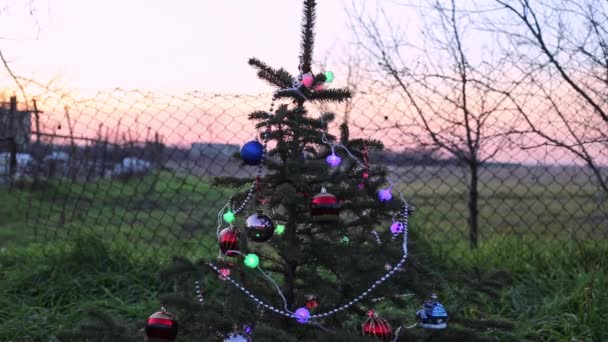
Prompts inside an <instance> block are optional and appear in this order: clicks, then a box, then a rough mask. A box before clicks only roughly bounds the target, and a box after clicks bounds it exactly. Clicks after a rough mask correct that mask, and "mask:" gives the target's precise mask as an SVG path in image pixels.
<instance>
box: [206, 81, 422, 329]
mask: <svg viewBox="0 0 608 342" xmlns="http://www.w3.org/2000/svg"><path fill="white" fill-rule="evenodd" d="M307 75H308V77H305V76H302V77H300V79H301V80H302V81H300V82H298V81H297V80H296V83H294V87H292V88H289V89H283V90H282V91H293V92H295V93H296V94H298V95H299V96H300V97H302V98H303V99H304V100H309V99H308V97H307V96H306V95H305V94H304V93H303V92H302V91H301V90H300V89H299V88H300V86H302V85H304V86H305V87H310V85H311V83H309V82H311V81H308V80H312V76H311V75H310V74H307ZM327 75H329V76H330V77H328V79H333V73H331V72H328V73H327ZM276 100H277V96H276V93H275V95H274V96H273V100H272V104H271V106H270V110H269V111H268V114H269V115H274V103H275V101H276ZM320 118H321V121H322V123H323V124H324V125H325V122H324V121H323V116H321V117H320ZM321 134H322V137H321V141H322V142H323V143H325V144H327V145H328V146H329V149H330V150H331V154H330V155H329V156H327V158H326V162H327V163H328V164H329V166H330V167H337V166H338V165H339V164H340V163H341V162H342V158H341V157H340V156H338V155H337V154H336V153H335V150H336V149H337V148H340V149H342V150H343V151H344V152H345V153H346V155H347V156H348V157H349V158H350V159H351V160H352V161H354V162H355V163H356V164H358V166H360V167H361V168H364V169H367V168H368V165H367V164H366V163H364V162H363V161H361V160H359V158H357V157H356V156H355V155H354V154H353V153H352V152H351V151H350V150H349V149H348V148H347V147H346V146H344V145H343V144H341V143H338V142H335V141H330V140H329V139H328V138H327V134H326V132H325V130H323V131H322V133H321ZM261 136H262V139H263V145H262V148H263V150H262V151H263V153H262V155H263V157H262V158H264V156H265V154H266V149H267V143H268V140H267V135H265V134H262V135H261ZM262 167H263V159H262V160H261V162H260V164H259V166H258V169H257V176H256V178H255V180H254V181H253V182H252V184H251V187H250V189H249V190H248V191H247V195H246V196H245V199H244V200H243V202H242V203H241V204H240V205H239V206H238V207H236V208H235V207H234V206H233V205H232V203H231V202H230V201H229V202H228V203H226V205H224V206H223V207H222V209H221V210H220V211H219V212H218V215H217V216H218V226H217V236H218V237H219V235H220V231H221V229H222V226H223V221H226V222H228V223H232V222H233V221H234V215H236V214H238V213H240V212H241V211H242V210H244V208H245V207H246V206H247V204H248V202H249V201H250V200H251V199H252V198H253V197H254V193H255V190H256V188H257V186H258V184H259V176H260V175H261V172H262ZM387 181H388V183H389V187H388V188H384V189H381V190H379V191H378V198H379V200H380V201H388V200H390V199H391V198H392V193H391V189H392V187H393V185H394V182H393V181H392V180H390V179H389V178H388V177H387ZM398 193H399V197H400V199H401V201H402V203H403V212H402V215H401V217H402V220H401V221H394V222H393V225H392V226H391V232H392V233H393V235H394V236H397V235H399V234H402V236H403V242H402V250H403V254H402V258H401V260H399V262H397V264H396V265H395V266H394V268H392V269H391V270H389V271H387V272H386V273H385V274H383V275H382V276H381V277H379V278H378V280H377V281H376V282H374V283H373V284H372V285H371V286H369V287H368V288H367V289H366V290H365V291H363V292H362V293H361V294H360V295H358V296H356V297H355V298H353V299H352V300H350V301H349V302H348V303H346V304H343V305H341V306H338V307H335V308H333V309H330V310H328V311H326V312H323V313H318V314H312V315H311V314H310V312H309V311H308V310H307V309H306V308H299V309H298V310H296V311H295V312H291V311H290V310H288V309H287V302H286V301H285V296H284V294H283V293H282V292H281V290H280V286H279V285H278V284H277V283H276V282H275V281H274V280H273V279H272V278H271V277H269V276H267V275H266V274H265V272H264V271H263V269H262V267H261V266H260V265H259V258H257V257H254V256H253V255H252V254H247V255H244V254H243V253H241V252H240V251H236V250H228V251H227V253H234V254H238V255H241V256H243V257H244V262H245V265H246V266H247V267H250V268H256V269H258V270H259V271H260V272H261V273H262V274H264V275H265V276H266V277H265V278H266V279H268V281H269V282H271V283H272V284H273V286H274V287H275V288H276V289H277V293H278V294H279V296H280V297H281V298H282V299H283V303H284V307H285V309H284V310H281V309H278V308H276V307H274V306H272V305H270V304H267V303H266V302H264V301H263V300H262V299H260V298H258V297H256V296H255V295H254V294H252V293H251V292H250V291H249V290H248V289H247V288H245V287H244V286H242V285H241V284H239V283H238V282H237V281H235V280H234V279H232V278H231V277H230V276H228V277H225V279H226V280H228V281H229V282H230V283H231V284H232V285H234V286H236V287H237V288H238V289H239V290H241V291H242V292H243V293H245V294H246V295H248V296H249V297H250V298H251V299H252V300H253V301H254V302H255V303H256V304H258V305H261V306H263V307H264V308H266V309H268V310H271V311H273V312H275V313H277V314H280V315H284V316H287V317H291V318H295V319H296V320H297V321H298V322H300V323H307V322H308V321H309V320H311V319H315V318H323V317H327V316H330V315H333V314H335V313H337V312H340V311H343V310H346V309H348V308H349V307H351V306H352V305H354V304H356V303H357V302H359V301H360V300H362V299H363V298H365V297H366V296H368V295H369V294H370V293H371V292H372V291H373V290H374V289H375V288H376V287H377V286H379V285H380V284H382V283H383V282H385V281H386V280H388V279H389V278H390V277H391V276H392V275H394V274H395V272H396V271H397V269H399V268H400V267H402V266H403V265H404V263H405V261H406V259H407V236H408V235H407V230H408V216H409V210H410V206H409V204H408V202H407V201H406V200H405V198H404V196H403V193H402V192H400V191H399V192H398ZM227 210H228V211H227ZM221 218H223V219H224V220H223V221H222V219H221ZM371 233H372V234H373V235H374V237H375V239H376V242H377V243H378V244H381V239H380V236H379V234H378V232H377V231H375V230H371ZM208 265H209V266H210V267H212V268H213V269H214V270H215V271H216V272H218V274H219V273H220V268H219V267H217V266H216V265H214V264H213V263H211V262H209V263H208Z"/></svg>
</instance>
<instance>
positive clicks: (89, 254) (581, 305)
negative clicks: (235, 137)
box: [0, 172, 608, 341]
mask: <svg viewBox="0 0 608 342" xmlns="http://www.w3.org/2000/svg"><path fill="white" fill-rule="evenodd" d="M452 181H453V183H454V184H451V183H450V182H452ZM432 182H435V183H434V184H435V185H436V186H432V185H433V184H432ZM457 183H458V182H456V181H454V180H441V181H438V180H432V181H431V184H430V185H429V183H428V182H427V183H425V184H426V185H425V184H422V183H416V182H414V183H411V184H408V185H407V186H406V187H404V190H405V191H406V195H408V197H409V198H413V199H414V200H415V201H416V205H417V211H416V213H415V215H414V217H413V219H412V229H413V230H416V231H417V232H418V233H419V234H418V235H424V236H425V238H427V239H429V240H431V241H433V248H434V249H433V251H432V252H433V254H434V255H435V258H436V259H437V260H438V261H439V262H438V264H439V265H440V266H438V269H437V272H438V273H439V274H441V275H442V278H443V279H444V280H445V284H446V285H445V287H444V289H443V290H442V294H441V295H442V301H443V302H444V304H445V305H446V307H447V308H448V310H451V311H454V312H455V311H458V312H459V317H458V319H460V320H472V319H492V320H499V321H501V320H507V321H512V322H515V323H516V325H515V329H514V330H513V331H510V332H506V333H505V332H501V331H499V330H496V331H493V330H491V329H490V330H489V331H487V333H488V334H490V335H493V336H500V337H501V339H502V340H533V341H603V340H608V329H607V328H606V322H608V292H606V291H605V290H604V288H605V284H607V283H608V258H607V257H606V256H607V255H608V244H607V243H603V242H602V241H605V240H602V239H601V238H599V237H598V238H597V239H593V236H591V237H590V236H588V235H587V233H588V232H589V231H590V230H589V229H590V228H592V224H591V223H588V222H583V221H579V219H581V218H582V219H584V218H585V217H588V216H589V215H596V214H597V213H598V212H599V213H606V212H607V211H605V210H604V209H605V208H604V207H602V206H605V205H606V203H605V202H603V203H599V204H598V202H597V201H596V200H594V196H595V195H596V193H595V192H594V190H593V189H591V188H590V187H579V186H566V187H561V186H558V185H550V186H549V190H547V189H546V185H539V184H536V185H535V184H532V185H527V186H525V185H518V184H511V185H510V186H508V187H506V186H501V183H505V182H504V181H503V182H498V181H495V182H486V183H485V184H484V185H483V187H482V189H481V195H482V201H480V205H482V209H481V216H482V217H483V219H482V220H481V222H482V226H481V227H480V229H481V231H482V236H483V239H482V244H481V245H480V248H479V249H478V250H476V251H474V252H471V251H470V250H469V247H468V242H467V241H466V238H464V237H466V212H465V202H464V200H463V194H464V193H465V192H466V188H464V187H462V184H461V183H458V184H460V185H458V186H456V188H454V187H451V186H448V185H446V184H449V185H455V184H457ZM229 195H230V192H228V191H220V190H218V189H216V188H213V187H210V185H209V181H208V180H207V179H201V178H196V177H190V176H182V177H175V176H173V175H171V174H169V173H167V172H163V173H160V174H158V175H156V176H154V177H147V178H144V179H136V180H132V181H129V182H124V183H123V182H115V181H108V180H104V181H99V182H94V183H87V184H68V183H64V184H62V183H59V182H53V183H50V184H47V185H46V188H41V189H39V190H36V191H26V190H18V189H16V190H12V191H5V190H0V204H1V205H0V294H2V295H1V296H0V341H52V340H53V338H52V336H53V335H54V334H55V333H56V332H57V331H59V330H62V329H73V328H75V327H76V326H77V325H78V322H80V320H81V319H82V316H83V312H85V311H86V310H87V309H88V308H101V309H104V310H106V311H108V312H110V313H112V314H113V315H115V316H116V317H117V318H118V319H120V320H121V321H122V322H124V323H125V324H126V325H127V327H128V329H129V331H131V332H132V333H133V334H141V332H139V330H140V329H141V327H142V325H143V320H144V319H145V317H147V316H148V315H149V314H150V313H151V312H153V311H154V310H156V309H157V308H158V296H159V294H161V293H163V292H166V291H168V290H169V289H170V286H169V285H168V284H164V283H163V282H162V281H161V280H160V279H159V278H158V271H159V269H161V268H162V267H163V266H164V265H166V263H167V262H168V260H169V259H170V257H171V256H172V255H173V254H176V253H177V254H181V255H186V256H189V257H191V258H195V257H202V256H213V255H215V254H216V253H217V247H216V241H215V238H214V233H215V228H216V220H215V215H216V213H217V211H218V209H219V207H220V206H221V205H223V204H224V203H223V201H225V199H226V198H228V196H229ZM598 206H600V207H599V209H598ZM497 210H498V211H497ZM28 215H29V216H28ZM26 217H28V219H27V221H26V220H25V218H26ZM604 222H606V221H604ZM190 225H191V226H192V227H193V228H192V229H187V228H188V227H189V226H190ZM596 226H597V225H596ZM596 228H598V227H596ZM604 229H605V228H604ZM539 237H540V239H539ZM556 237H558V238H559V239H556ZM572 237H574V238H575V239H572ZM604 239H605V236H604ZM501 274H502V275H501ZM505 274H506V276H504V275H505ZM496 281H498V282H499V283H500V287H499V290H498V291H496V292H491V291H490V292H487V291H486V290H485V289H484V288H483V286H482V285H483V284H491V283H492V282H496ZM418 304H419V303H417V302H415V301H412V304H411V305H408V306H407V307H403V308H384V311H385V312H386V314H387V316H388V317H390V318H391V319H393V320H392V322H394V324H398V323H399V322H400V323H411V322H412V318H413V314H414V312H415V311H416V310H417V309H418ZM457 324H458V323H455V325H457ZM353 329H356V323H353ZM142 339H143V337H142Z"/></svg>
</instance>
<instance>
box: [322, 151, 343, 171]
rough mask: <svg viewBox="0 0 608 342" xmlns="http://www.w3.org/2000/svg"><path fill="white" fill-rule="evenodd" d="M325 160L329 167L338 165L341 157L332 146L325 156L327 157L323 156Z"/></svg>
mask: <svg viewBox="0 0 608 342" xmlns="http://www.w3.org/2000/svg"><path fill="white" fill-rule="evenodd" d="M325 161H326V162H327V164H329V166H331V167H338V165H340V163H341V162H342V158H340V157H339V156H338V155H337V154H336V153H335V152H334V151H333V148H332V151H331V154H330V155H329V156H327V158H325Z"/></svg>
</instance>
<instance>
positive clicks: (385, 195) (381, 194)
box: [378, 188, 393, 202]
mask: <svg viewBox="0 0 608 342" xmlns="http://www.w3.org/2000/svg"><path fill="white" fill-rule="evenodd" d="M391 198H393V194H391V188H388V189H382V190H379V191H378V199H379V200H380V202H386V201H390V199H391Z"/></svg>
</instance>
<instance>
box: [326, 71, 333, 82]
mask: <svg viewBox="0 0 608 342" xmlns="http://www.w3.org/2000/svg"><path fill="white" fill-rule="evenodd" d="M333 80H334V73H333V72H331V71H326V72H325V82H327V83H331V81H333Z"/></svg>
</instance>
